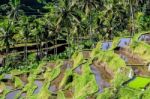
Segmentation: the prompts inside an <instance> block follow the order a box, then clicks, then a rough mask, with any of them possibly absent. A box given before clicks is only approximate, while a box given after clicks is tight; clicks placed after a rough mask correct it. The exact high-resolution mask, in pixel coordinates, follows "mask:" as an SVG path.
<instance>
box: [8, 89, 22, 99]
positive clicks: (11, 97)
mask: <svg viewBox="0 0 150 99" xmlns="http://www.w3.org/2000/svg"><path fill="white" fill-rule="evenodd" d="M20 91H21V90H15V91H11V92H9V93H8V94H7V95H6V99H15V96H16V95H17V93H19V92H20Z"/></svg>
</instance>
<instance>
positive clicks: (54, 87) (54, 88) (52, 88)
mask: <svg viewBox="0 0 150 99" xmlns="http://www.w3.org/2000/svg"><path fill="white" fill-rule="evenodd" d="M49 90H50V91H51V92H52V93H55V92H56V90H57V89H56V85H52V86H50V87H49Z"/></svg>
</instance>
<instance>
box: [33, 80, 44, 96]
mask: <svg viewBox="0 0 150 99" xmlns="http://www.w3.org/2000/svg"><path fill="white" fill-rule="evenodd" d="M34 83H35V84H36V85H37V86H38V87H37V89H35V91H34V94H37V93H39V92H40V90H41V88H42V86H43V81H40V80H35V81H34Z"/></svg>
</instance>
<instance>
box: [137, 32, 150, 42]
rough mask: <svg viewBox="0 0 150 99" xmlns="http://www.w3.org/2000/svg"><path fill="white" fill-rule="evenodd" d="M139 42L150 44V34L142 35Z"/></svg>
mask: <svg viewBox="0 0 150 99" xmlns="http://www.w3.org/2000/svg"><path fill="white" fill-rule="evenodd" d="M139 41H144V42H146V43H148V44H150V33H147V34H142V35H141V36H140V37H139Z"/></svg>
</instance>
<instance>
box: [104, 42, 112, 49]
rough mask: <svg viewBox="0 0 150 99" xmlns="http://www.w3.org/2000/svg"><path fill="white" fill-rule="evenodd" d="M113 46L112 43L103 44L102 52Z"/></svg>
mask: <svg viewBox="0 0 150 99" xmlns="http://www.w3.org/2000/svg"><path fill="white" fill-rule="evenodd" d="M111 46H112V42H103V43H102V50H108V49H109V48H110V47H111Z"/></svg>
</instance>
